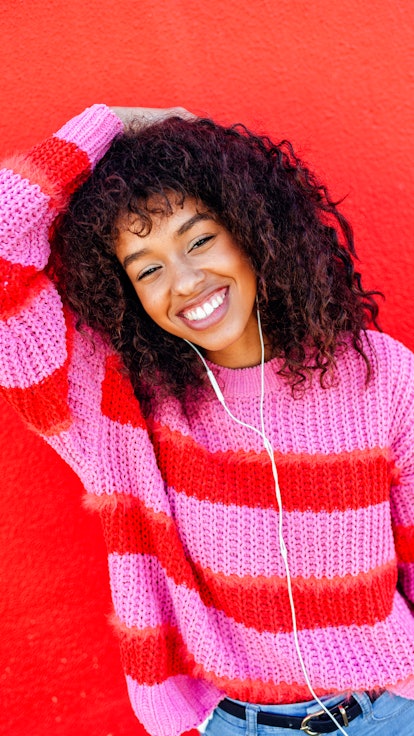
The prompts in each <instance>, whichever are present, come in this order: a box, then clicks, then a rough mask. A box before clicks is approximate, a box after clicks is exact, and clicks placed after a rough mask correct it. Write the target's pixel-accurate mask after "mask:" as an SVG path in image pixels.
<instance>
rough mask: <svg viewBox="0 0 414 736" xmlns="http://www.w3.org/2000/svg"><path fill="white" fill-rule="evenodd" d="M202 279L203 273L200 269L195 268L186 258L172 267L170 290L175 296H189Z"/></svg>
mask: <svg viewBox="0 0 414 736" xmlns="http://www.w3.org/2000/svg"><path fill="white" fill-rule="evenodd" d="M203 279H204V273H203V271H202V270H201V269H199V268H195V267H194V264H192V263H189V262H188V261H186V260H182V261H180V263H178V264H176V266H175V268H174V272H173V275H172V278H171V291H172V293H173V294H176V295H177V296H180V295H182V296H189V295H190V294H194V292H195V291H197V288H198V287H199V286H200V284H201V283H202V282H203Z"/></svg>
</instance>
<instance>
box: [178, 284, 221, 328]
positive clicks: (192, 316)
mask: <svg viewBox="0 0 414 736" xmlns="http://www.w3.org/2000/svg"><path fill="white" fill-rule="evenodd" d="M225 298H226V291H225V290H224V289H222V290H221V291H218V292H216V293H215V294H214V296H212V297H211V298H210V299H208V300H207V301H205V302H204V304H201V305H199V306H198V307H196V308H195V309H189V310H188V311H186V312H183V317H184V318H185V319H188V321H189V322H198V321H200V320H202V319H206V318H207V317H210V315H211V314H213V312H215V311H216V309H218V308H219V307H220V306H221V305H222V304H223V302H224V300H225Z"/></svg>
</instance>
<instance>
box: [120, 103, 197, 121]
mask: <svg viewBox="0 0 414 736" xmlns="http://www.w3.org/2000/svg"><path fill="white" fill-rule="evenodd" d="M110 110H112V112H114V113H115V115H117V116H118V117H119V118H120V120H122V122H123V124H124V125H128V124H129V123H130V122H132V121H133V120H136V121H137V122H139V123H142V125H151V123H156V122H157V121H159V120H164V118H170V117H173V116H174V115H178V117H180V118H184V119H185V120H192V119H193V118H195V115H193V114H192V113H191V112H189V111H188V110H186V109H185V107H110Z"/></svg>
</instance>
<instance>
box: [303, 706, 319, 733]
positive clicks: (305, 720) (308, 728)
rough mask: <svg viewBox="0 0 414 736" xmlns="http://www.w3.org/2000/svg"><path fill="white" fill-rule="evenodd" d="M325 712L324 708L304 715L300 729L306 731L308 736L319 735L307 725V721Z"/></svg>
mask: <svg viewBox="0 0 414 736" xmlns="http://www.w3.org/2000/svg"><path fill="white" fill-rule="evenodd" d="M324 713H325V711H324V710H318V711H316V712H315V713H309V715H307V716H305V717H304V719H303V721H302V723H301V724H300V730H301V731H303V732H304V733H307V734H308V736H320V732H319V731H313V730H312V729H311V727H310V726H309V725H308V724H309V721H311V720H312V718H318V717H319V716H323V714H324Z"/></svg>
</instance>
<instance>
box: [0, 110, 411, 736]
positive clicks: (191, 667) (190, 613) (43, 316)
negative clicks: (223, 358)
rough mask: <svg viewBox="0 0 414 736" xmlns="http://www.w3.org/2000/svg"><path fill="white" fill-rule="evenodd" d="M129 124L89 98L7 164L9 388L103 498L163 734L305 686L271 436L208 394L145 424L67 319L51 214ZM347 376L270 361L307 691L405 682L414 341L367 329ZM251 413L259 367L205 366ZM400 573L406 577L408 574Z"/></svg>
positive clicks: (285, 698) (128, 663)
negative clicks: (51, 270)
mask: <svg viewBox="0 0 414 736" xmlns="http://www.w3.org/2000/svg"><path fill="white" fill-rule="evenodd" d="M121 127H122V126H121V123H120V121H119V120H118V119H117V118H116V117H115V116H114V115H113V114H112V113H111V112H110V111H109V110H108V109H107V108H106V107H105V106H103V105H96V106H94V107H92V108H90V109H88V110H86V111H85V112H84V113H83V114H81V115H80V116H78V117H77V118H75V119H73V120H72V121H70V122H69V123H68V124H66V125H65V126H64V127H63V128H62V129H61V130H60V131H59V133H57V134H56V135H55V136H53V137H52V138H50V139H49V140H47V141H45V142H44V143H42V144H40V145H39V146H37V147H35V148H34V149H33V150H32V151H31V152H30V153H29V154H27V155H26V156H22V157H17V158H15V159H14V160H13V161H12V162H10V164H9V167H8V168H6V169H5V170H4V171H3V172H2V175H1V182H0V190H1V221H0V231H1V235H0V241H1V246H0V247H1V251H0V256H1V258H0V268H1V274H0V287H1V288H0V295H1V296H0V302H1V314H2V319H1V321H0V348H1V356H2V357H1V368H0V383H1V386H2V394H3V395H4V396H5V397H6V399H7V400H8V401H9V402H10V403H11V404H12V405H13V406H14V407H15V408H16V409H17V411H18V412H19V413H20V414H21V416H22V417H23V418H24V419H25V421H26V422H27V423H28V425H29V426H30V427H32V428H33V429H34V430H35V431H36V432H38V433H39V434H41V435H42V436H43V437H44V438H45V439H46V441H47V442H48V443H49V444H50V445H51V446H52V447H53V448H55V450H56V451H57V452H58V453H59V454H60V455H61V456H62V457H63V458H64V459H65V460H66V461H67V462H68V463H69V464H70V465H71V466H72V467H73V468H74V470H75V471H76V473H77V474H78V475H79V477H80V478H81V480H82V482H83V483H84V485H85V488H86V491H87V494H88V498H89V500H90V505H91V506H93V507H95V508H97V509H98V510H99V512H100V514H101V517H102V521H103V528H104V533H105V538H106V542H107V546H108V554H109V570H110V580H111V588H112V596H113V604H114V622H115V626H116V629H117V631H118V634H119V638H120V645H121V656H122V661H123V665H124V669H125V673H126V678H127V683H128V690H129V694H130V698H131V702H132V706H133V708H134V710H135V712H136V714H137V716H138V718H139V720H140V721H141V722H142V723H143V724H144V726H145V728H146V729H147V730H148V731H149V733H150V734H154V736H178V734H181V732H182V731H185V730H187V729H190V728H192V727H193V726H196V725H197V724H198V723H200V722H201V721H203V720H204V719H205V717H206V716H207V715H208V714H209V712H210V711H211V710H212V709H213V708H214V707H215V706H216V704H217V703H218V702H219V701H220V700H221V699H222V697H223V696H224V695H225V694H226V695H228V696H230V697H234V698H236V699H241V700H249V701H251V702H262V703H279V702H291V701H295V700H307V699H309V697H310V695H309V692H308V690H307V687H306V684H305V681H304V677H303V674H302V671H301V669H300V666H299V662H298V657H297V654H296V652H295V648H294V643H293V634H292V619H291V614H290V608H289V604H288V596H287V587H286V577H285V571H284V566H283V564H282V559H281V555H280V551H279V542H278V530H277V527H278V511H277V505H276V499H275V492H274V485H273V480H272V475H271V470H270V463H269V460H268V457H267V455H266V453H265V451H264V449H263V447H262V446H261V440H260V438H259V437H258V436H257V435H256V434H254V433H253V432H252V431H249V430H247V429H245V428H241V427H240V426H238V425H236V424H235V423H234V422H233V421H232V420H231V419H230V418H229V417H228V416H227V414H226V413H225V412H224V409H223V407H222V406H221V404H220V403H219V402H218V401H217V400H215V399H212V400H209V401H205V402H204V403H203V404H202V405H201V406H197V407H194V412H193V413H191V412H190V414H191V416H188V414H187V415H185V414H184V413H183V411H182V410H181V408H180V405H179V404H178V402H177V401H176V400H172V399H171V400H169V401H166V402H164V404H163V405H162V406H161V407H159V409H158V410H157V413H156V414H155V415H154V416H152V417H151V418H150V419H147V420H144V418H143V416H142V414H141V411H140V407H139V404H138V402H137V400H136V399H135V398H134V396H133V392H132V389H131V385H130V383H129V381H128V379H127V378H126V377H125V375H124V374H123V373H122V372H121V371H120V363H119V359H118V357H117V356H116V355H115V354H114V353H113V351H111V350H110V349H109V348H108V347H107V345H106V344H105V343H104V341H103V340H102V339H100V338H99V337H96V339H95V350H94V351H93V350H92V349H91V344H90V340H89V339H88V338H87V337H85V336H84V335H83V336H82V335H81V334H79V332H77V331H76V330H75V329H74V326H73V323H74V320H73V319H72V315H71V314H70V313H68V312H67V311H66V310H64V309H63V308H62V304H61V300H60V297H59V295H58V294H57V292H56V290H55V288H54V286H53V285H52V284H51V283H50V282H49V281H48V280H47V278H46V277H45V275H44V274H43V272H42V271H43V269H44V267H45V265H46V262H47V260H48V255H49V244H48V230H49V227H50V224H51V222H52V220H53V218H54V216H55V215H56V212H57V210H59V209H61V208H62V207H63V206H64V203H65V201H66V198H67V197H68V196H69V195H70V193H71V192H72V191H73V190H74V189H75V188H76V186H77V185H78V184H79V182H80V181H82V180H83V179H84V178H85V177H86V176H87V175H88V172H89V171H90V168H91V166H93V165H94V163H95V162H96V160H97V159H99V157H100V156H102V155H103V153H104V152H105V151H106V150H107V148H108V146H109V145H110V143H111V140H112V138H113V137H114V136H115V135H116V134H117V133H118V132H119V131H120V129H121ZM370 339H371V341H372V345H373V346H374V348H375V353H376V359H375V360H374V362H373V378H372V380H371V382H370V384H369V386H368V387H366V386H365V368H364V364H363V362H362V361H361V360H360V359H359V358H358V357H357V356H356V354H355V353H354V351H352V350H349V351H347V352H346V353H345V354H344V355H343V356H341V357H339V358H338V381H337V385H336V386H335V387H333V388H330V389H325V390H324V389H322V388H321V387H320V385H319V382H318V381H317V380H315V381H314V383H313V385H312V386H311V388H310V389H309V390H308V391H307V392H306V393H305V394H304V395H303V396H302V397H301V398H300V399H294V398H292V395H291V392H290V389H289V388H288V387H287V386H286V383H285V382H284V381H283V379H282V378H281V377H280V376H279V375H278V374H277V371H278V368H279V364H278V361H277V360H273V361H270V362H268V363H267V364H266V366H265V380H266V402H265V424H266V430H267V433H268V435H269V437H270V439H271V442H272V445H273V447H274V451H275V457H276V462H277V467H278V470H279V476H280V486H281V492H282V499H283V505H284V517H283V518H284V536H285V540H286V544H287V548H288V555H289V563H290V570H291V574H292V579H293V597H294V601H295V604H296V613H297V621H298V630H299V642H300V647H301V651H302V654H303V657H304V660H305V663H306V666H307V668H308V671H309V673H310V679H311V682H312V685H313V687H314V688H315V689H316V692H317V693H318V694H319V695H321V694H324V693H332V692H335V691H344V690H361V689H375V688H378V687H386V688H389V689H391V690H393V691H394V692H396V693H399V694H401V695H405V696H406V697H411V698H414V617H413V614H412V609H411V610H410V601H414V356H413V355H412V354H411V353H410V352H409V351H408V350H407V349H406V348H404V347H403V346H402V345H400V344H399V343H397V342H395V341H394V340H392V339H391V338H389V337H387V336H385V335H380V334H377V333H372V334H371V337H370ZM212 368H213V370H214V371H215V373H216V375H217V377H218V379H219V382H220V384H221V386H222V387H223V393H224V396H225V398H226V401H227V403H228V405H229V407H230V408H231V410H232V411H233V413H234V414H235V415H236V416H238V417H240V418H242V419H243V420H245V421H247V422H249V423H252V424H254V425H256V426H259V423H260V418H259V393H260V391H259V389H260V368H246V369H238V370H232V369H225V368H218V367H217V366H212ZM397 575H398V580H399V585H398V587H397Z"/></svg>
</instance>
